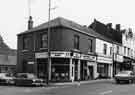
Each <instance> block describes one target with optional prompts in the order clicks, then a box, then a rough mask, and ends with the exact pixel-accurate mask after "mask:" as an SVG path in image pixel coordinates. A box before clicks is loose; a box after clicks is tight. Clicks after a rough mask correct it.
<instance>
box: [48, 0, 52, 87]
mask: <svg viewBox="0 0 135 95" xmlns="http://www.w3.org/2000/svg"><path fill="white" fill-rule="evenodd" d="M50 11H51V0H49V8H48V33H47V35H48V36H47V37H48V43H47V44H48V64H47V85H48V84H49V72H50V70H49V69H50Z"/></svg>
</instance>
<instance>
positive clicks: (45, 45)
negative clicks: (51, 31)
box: [40, 33, 48, 48]
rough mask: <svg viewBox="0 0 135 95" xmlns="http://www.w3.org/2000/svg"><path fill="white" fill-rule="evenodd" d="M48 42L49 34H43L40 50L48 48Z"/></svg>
mask: <svg viewBox="0 0 135 95" xmlns="http://www.w3.org/2000/svg"><path fill="white" fill-rule="evenodd" d="M47 43H48V40H47V33H44V34H41V46H40V48H47V47H48V45H47Z"/></svg>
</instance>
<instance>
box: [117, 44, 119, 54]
mask: <svg viewBox="0 0 135 95" xmlns="http://www.w3.org/2000/svg"><path fill="white" fill-rule="evenodd" d="M116 53H117V54H119V46H117V51H116Z"/></svg>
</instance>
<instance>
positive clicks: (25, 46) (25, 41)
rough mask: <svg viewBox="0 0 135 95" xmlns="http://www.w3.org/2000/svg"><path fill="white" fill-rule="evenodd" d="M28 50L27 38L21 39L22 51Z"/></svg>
mask: <svg viewBox="0 0 135 95" xmlns="http://www.w3.org/2000/svg"><path fill="white" fill-rule="evenodd" d="M28 48H29V38H28V37H24V38H23V49H24V50H27V49H28Z"/></svg>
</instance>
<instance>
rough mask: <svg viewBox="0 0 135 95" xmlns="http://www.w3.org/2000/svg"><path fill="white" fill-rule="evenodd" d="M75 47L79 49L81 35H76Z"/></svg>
mask: <svg viewBox="0 0 135 95" xmlns="http://www.w3.org/2000/svg"><path fill="white" fill-rule="evenodd" d="M74 49H77V50H79V36H78V35H74Z"/></svg>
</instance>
